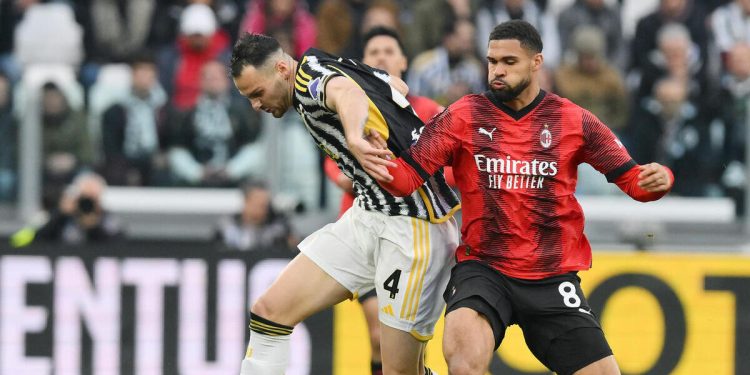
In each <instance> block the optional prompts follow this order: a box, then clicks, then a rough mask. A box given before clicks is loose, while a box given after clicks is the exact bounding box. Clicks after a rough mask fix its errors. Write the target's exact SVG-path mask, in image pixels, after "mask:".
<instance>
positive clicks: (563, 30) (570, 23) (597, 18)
mask: <svg viewBox="0 0 750 375" xmlns="http://www.w3.org/2000/svg"><path fill="white" fill-rule="evenodd" d="M587 25H588V26H596V27H598V28H599V29H600V31H601V32H602V34H603V36H604V38H605V39H604V40H605V42H606V44H605V45H606V46H607V50H606V57H607V60H609V61H610V62H611V63H614V64H615V65H617V66H622V67H624V66H625V65H624V64H625V57H626V56H625V53H624V52H625V49H624V48H623V47H624V42H623V36H622V25H621V22H620V9H619V8H618V7H617V6H609V5H607V4H606V2H605V0H575V3H574V4H572V5H571V6H570V7H569V8H567V9H565V10H564V11H563V12H562V13H560V17H559V21H558V27H559V29H560V42H561V43H562V44H561V48H560V49H561V50H562V52H563V54H565V53H566V52H567V51H568V50H569V49H570V48H571V46H572V45H573V35H574V34H575V31H576V29H578V27H581V26H587ZM583 107H584V108H586V106H585V105H584V106H583ZM605 123H607V122H606V121H605Z"/></svg>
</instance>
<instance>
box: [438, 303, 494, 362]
mask: <svg viewBox="0 0 750 375" xmlns="http://www.w3.org/2000/svg"><path fill="white" fill-rule="evenodd" d="M494 352H495V337H494V334H493V330H492V327H491V326H490V323H489V321H488V320H487V317H486V316H485V315H483V314H481V313H479V312H477V311H475V310H474V309H472V308H468V307H460V308H458V309H455V310H452V311H450V312H448V313H447V314H446V316H445V332H444V333H443V354H444V355H445V359H446V361H447V362H448V367H449V368H450V369H451V371H455V372H460V373H472V374H484V373H486V372H487V368H488V367H489V364H490V361H491V360H492V355H493V353H494Z"/></svg>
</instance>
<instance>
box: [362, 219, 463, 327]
mask: <svg viewBox="0 0 750 375" xmlns="http://www.w3.org/2000/svg"><path fill="white" fill-rule="evenodd" d="M456 246H458V232H457V229H456V226H455V222H453V221H450V222H446V223H443V224H431V223H429V222H427V221H424V220H419V219H414V218H409V217H391V218H388V219H387V220H386V224H385V225H384V228H383V231H382V232H381V233H380V246H379V248H378V250H377V251H376V260H375V262H376V272H375V289H376V291H377V294H378V303H379V307H380V308H379V311H380V321H381V322H382V323H383V324H386V325H388V326H390V327H392V328H395V329H399V330H402V331H405V332H410V333H411V334H412V335H414V337H416V338H417V339H418V340H421V341H426V340H429V339H430V338H432V335H433V331H434V326H435V323H436V322H437V320H438V319H439V318H440V314H441V313H442V311H443V307H444V303H443V300H442V298H441V295H442V293H443V291H444V290H445V286H446V284H447V283H448V278H449V276H450V271H449V270H450V268H451V266H452V264H453V253H454V251H455V248H456Z"/></svg>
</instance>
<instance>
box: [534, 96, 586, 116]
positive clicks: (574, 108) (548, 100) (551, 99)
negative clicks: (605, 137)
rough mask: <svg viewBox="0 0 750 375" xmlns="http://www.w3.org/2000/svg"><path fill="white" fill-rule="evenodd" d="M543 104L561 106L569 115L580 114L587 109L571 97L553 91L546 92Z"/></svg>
mask: <svg viewBox="0 0 750 375" xmlns="http://www.w3.org/2000/svg"><path fill="white" fill-rule="evenodd" d="M543 104H544V105H545V106H552V107H555V108H560V109H561V110H562V111H564V112H565V113H566V114H567V115H574V114H578V115H580V114H581V113H583V112H585V111H586V109H584V108H583V107H581V106H579V105H578V104H576V103H573V102H572V101H571V100H570V99H568V98H564V97H562V96H560V95H557V94H555V93H553V92H546V93H545V96H544V100H543Z"/></svg>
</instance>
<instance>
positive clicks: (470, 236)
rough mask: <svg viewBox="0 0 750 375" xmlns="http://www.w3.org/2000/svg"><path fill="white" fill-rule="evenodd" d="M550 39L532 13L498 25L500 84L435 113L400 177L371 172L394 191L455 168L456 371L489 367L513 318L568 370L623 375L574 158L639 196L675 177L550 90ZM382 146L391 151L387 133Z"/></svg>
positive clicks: (493, 50) (446, 340)
mask: <svg viewBox="0 0 750 375" xmlns="http://www.w3.org/2000/svg"><path fill="white" fill-rule="evenodd" d="M542 45H543V44H542V39H541V37H540V35H539V33H538V32H537V31H536V30H535V29H534V28H533V26H531V25H530V24H529V23H527V22H525V21H520V20H514V21H508V22H505V23H502V24H500V25H498V26H497V27H496V28H495V29H494V30H493V31H492V33H491V34H490V36H489V45H488V52H487V56H488V58H487V60H488V70H489V77H488V80H489V84H490V87H491V90H490V91H488V92H486V93H484V94H481V95H467V96H465V97H463V98H461V99H460V100H459V101H458V102H456V103H454V104H452V105H451V106H450V107H448V108H447V109H446V110H445V111H443V112H442V113H441V114H440V115H438V116H436V117H434V118H433V119H432V120H431V121H430V123H429V124H427V126H425V130H424V131H423V132H422V135H421V136H420V138H419V140H418V141H417V142H416V144H414V145H413V146H412V147H411V148H410V149H409V150H407V151H405V152H403V153H402V154H401V155H402V157H400V158H398V159H396V160H395V163H392V165H390V166H388V168H387V169H388V174H390V176H389V175H388V174H385V175H383V174H381V173H380V171H378V170H374V171H373V170H371V169H369V168H368V169H367V171H368V173H373V175H374V176H376V178H377V180H378V182H379V183H380V184H381V185H382V186H384V187H385V188H386V189H387V190H388V191H389V192H391V193H392V194H395V195H398V196H408V195H409V194H412V192H413V191H414V190H415V189H417V188H418V187H419V185H420V184H422V183H423V181H424V180H423V178H424V177H426V176H430V175H431V174H432V173H435V172H436V171H438V170H439V169H440V168H442V167H443V166H445V165H452V166H453V168H454V171H455V175H456V177H457V179H456V183H457V184H458V187H459V189H460V190H461V192H462V197H463V204H462V205H463V211H464V215H463V228H462V234H463V245H461V246H459V247H458V248H457V249H456V252H455V254H456V258H457V262H458V263H457V264H456V266H455V267H454V268H453V270H452V271H451V281H450V282H449V284H448V287H447V288H446V292H445V295H444V296H445V299H446V303H447V309H446V311H447V313H446V316H445V334H444V336H443V353H444V354H445V357H446V360H447V362H448V371H449V373H451V374H485V373H487V370H488V367H489V364H490V361H491V359H492V356H493V355H494V353H495V351H496V350H497V348H498V346H499V345H500V343H501V342H502V340H503V337H504V336H505V331H506V329H507V327H509V326H510V325H512V324H518V325H519V326H520V327H521V329H522V330H523V333H524V338H525V340H526V344H527V346H528V347H529V349H530V350H531V352H532V353H533V354H534V355H535V357H536V358H537V359H538V360H539V361H540V362H541V363H542V364H544V365H545V366H546V367H548V368H549V369H551V370H552V371H555V372H556V373H558V374H573V373H578V374H599V375H604V374H612V375H614V374H619V373H620V371H619V369H618V365H617V363H616V361H615V359H614V356H613V355H612V350H611V349H610V347H609V344H608V343H607V340H606V338H605V337H604V335H603V332H602V330H601V326H600V324H599V322H598V321H597V319H596V317H595V316H594V314H593V313H592V312H591V311H590V307H589V306H588V303H587V302H586V299H585V296H584V294H583V292H582V291H581V287H580V279H579V278H578V276H577V275H576V271H581V270H586V269H589V268H590V267H591V247H590V246H589V243H588V240H587V239H586V236H585V235H584V233H583V222H584V218H583V212H582V210H581V207H580V205H579V204H578V203H577V202H576V199H575V196H574V190H575V185H576V172H577V168H576V166H577V165H578V164H580V163H583V162H586V163H590V164H592V165H593V166H594V167H596V168H597V170H599V171H600V172H601V173H603V174H606V175H607V179H608V180H609V181H612V182H615V183H616V184H617V185H618V186H619V187H620V188H621V189H622V190H623V191H624V192H626V193H627V194H628V195H630V196H631V197H632V198H634V199H637V200H639V201H650V200H656V199H659V198H661V197H662V196H663V195H665V194H666V193H667V192H668V191H669V189H670V187H671V184H672V177H671V176H670V174H671V173H670V172H669V169H668V168H665V167H663V166H661V165H659V164H656V163H652V164H648V165H637V164H636V163H635V162H634V161H633V160H632V159H631V157H630V155H628V153H627V151H626V150H625V149H624V148H623V147H622V146H621V144H620V143H619V141H617V138H616V137H615V136H614V135H613V134H612V132H611V131H610V130H609V129H608V128H607V127H606V126H605V125H604V124H602V123H601V122H600V121H599V120H598V119H597V118H596V117H595V116H593V115H592V114H591V113H590V112H588V111H586V110H584V109H582V108H581V107H578V106H577V105H575V104H573V103H571V102H570V101H567V100H565V99H562V98H560V97H559V96H557V95H555V94H551V93H545V92H544V91H542V90H541V89H540V87H539V83H538V82H537V78H536V77H537V76H536V75H535V74H534V71H536V70H538V69H540V68H541V65H542V63H543V61H544V58H543V56H542V53H541V51H542ZM509 125H510V126H509ZM370 136H371V137H372V138H376V139H379V138H380V135H379V134H378V133H371V134H370ZM374 145H375V146H376V147H374V148H376V149H378V148H382V147H386V144H385V142H384V141H382V139H379V140H378V141H375V142H374ZM371 147H372V146H371ZM552 150H555V151H554V152H553V151H552ZM378 151H382V150H378ZM364 153H365V154H368V155H374V154H375V153H369V152H367V151H364ZM407 155H408V156H407ZM511 162H512V163H511Z"/></svg>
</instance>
